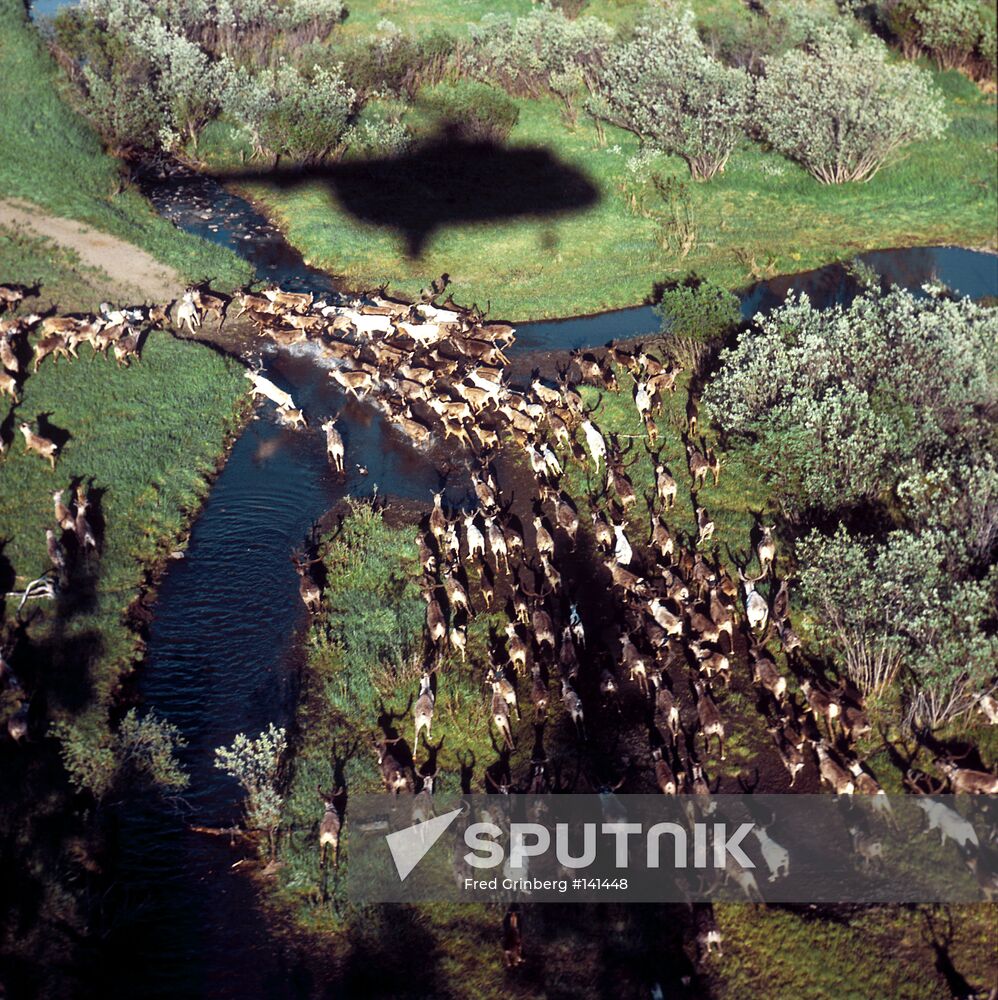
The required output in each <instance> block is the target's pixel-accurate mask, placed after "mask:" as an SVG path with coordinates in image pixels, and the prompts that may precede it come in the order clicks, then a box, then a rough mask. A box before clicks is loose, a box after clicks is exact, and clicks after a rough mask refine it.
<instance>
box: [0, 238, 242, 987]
mask: <svg viewBox="0 0 998 1000" xmlns="http://www.w3.org/2000/svg"><path fill="white" fill-rule="evenodd" d="M0 242H2V241H0ZM16 245H18V246H23V243H17V244H16ZM32 246H34V244H32ZM36 249H37V250H38V252H39V253H40V254H41V255H42V256H44V257H45V260H46V262H47V266H48V270H47V271H45V272H42V273H43V274H44V276H45V278H46V284H45V285H44V286H43V289H42V292H43V296H44V298H43V299H29V300H28V301H27V302H26V303H25V305H26V306H27V307H29V308H32V307H33V308H44V307H45V306H46V305H49V304H51V303H52V302H54V301H58V302H60V303H61V304H62V305H63V307H65V306H68V305H70V304H71V303H74V302H75V303H78V304H79V306H80V307H85V306H86V303H87V301H88V300H89V297H90V295H92V292H93V286H92V285H91V284H90V283H89V282H88V281H84V282H78V277H79V272H78V271H77V270H76V267H77V266H78V264H77V263H76V262H74V261H73V260H71V259H63V258H62V257H61V256H60V253H59V252H58V251H56V252H55V253H52V254H51V256H48V255H49V253H50V245H48V244H44V243H39V244H38V246H37V247H36ZM0 257H2V254H0ZM22 263H24V264H25V265H28V262H27V261H24V260H23V259H22ZM85 273H86V272H85ZM37 276H38V274H37V273H36V274H35V277H37ZM5 277H6V275H5ZM50 278H51V279H52V283H51V284H49V283H48V279H50ZM126 301H127V300H126ZM89 354H90V351H89V348H84V349H83V350H82V351H81V352H80V358H79V359H78V360H72V361H67V360H65V359H64V360H61V361H58V362H57V363H56V362H54V361H53V359H52V358H49V359H47V360H46V361H45V362H44V363H43V364H42V366H41V368H40V369H39V371H38V372H37V373H36V374H30V375H29V376H28V377H27V379H26V380H25V381H24V383H23V393H22V399H21V402H20V403H19V405H18V406H17V407H16V411H15V409H11V410H10V411H9V412H8V416H7V419H6V420H5V421H4V434H5V440H6V441H8V443H9V444H10V445H11V447H10V448H9V451H8V454H7V455H6V457H5V459H4V461H3V464H2V466H0V537H2V538H3V539H4V545H3V552H2V564H0V565H2V567H3V585H4V586H3V589H4V590H6V591H16V590H20V589H23V587H24V585H25V583H26V582H27V581H29V580H32V579H35V578H37V577H38V576H40V575H41V574H42V573H43V572H44V571H45V570H46V569H47V568H48V566H49V559H48V556H47V554H46V536H45V531H46V529H48V528H56V525H55V522H54V517H53V502H52V492H53V490H56V489H63V490H66V493H65V499H66V501H67V502H69V500H70V498H71V487H72V486H73V484H75V483H77V482H79V483H82V484H84V485H85V487H86V488H87V489H88V491H89V495H90V498H91V501H92V508H91V510H90V514H89V516H90V520H91V522H92V524H93V526H94V530H95V532H96V534H97V538H98V542H99V547H98V550H97V552H96V553H93V554H91V555H86V556H84V557H80V558H79V559H78V561H77V562H76V565H75V568H74V569H73V572H72V574H71V581H70V585H69V587H68V589H67V591H66V592H65V593H64V594H63V595H62V597H60V599H59V600H58V601H57V602H47V601H36V602H32V603H31V604H29V605H28V606H27V607H26V609H25V612H24V615H23V616H22V618H23V624H19V623H18V622H17V621H16V620H15V617H14V609H15V607H16V599H14V600H12V599H8V600H7V601H6V604H5V607H6V614H5V619H6V620H5V623H4V650H5V653H6V655H7V658H8V660H9V662H10V665H11V667H12V669H13V670H14V672H15V674H16V676H17V679H18V682H19V685H20V687H19V688H18V689H14V688H10V687H8V688H7V690H6V691H5V692H4V693H3V701H2V706H0V707H2V710H3V715H2V721H3V724H4V727H6V723H7V720H8V718H9V717H10V716H11V714H12V713H15V712H17V711H18V709H19V708H23V707H24V706H28V710H27V723H28V731H27V735H26V736H25V738H24V739H23V740H22V741H21V742H20V743H14V742H13V741H12V740H10V739H8V738H6V735H5V738H4V740H3V742H2V743H0V761H2V767H0V773H2V779H0V784H2V789H0V801H2V808H0V842H2V843H3V845H4V846H3V848H2V850H0V864H2V865H3V868H4V871H5V872H7V873H8V877H7V878H5V880H4V891H3V893H0V897H2V898H0V904H2V905H0V911H2V912H3V914H4V918H3V921H2V924H0V954H2V956H3V958H2V959H0V982H3V983H4V984H5V985H6V986H7V987H8V990H9V991H11V992H10V994H9V995H11V996H17V995H37V996H46V995H51V996H65V995H68V993H67V988H69V987H71V984H74V983H77V982H78V978H79V970H80V968H82V967H85V966H86V965H87V961H88V960H87V955H88V952H89V948H90V946H91V945H92V944H93V943H94V942H93V941H92V940H90V939H89V937H88V935H89V934H90V933H91V931H92V927H91V921H92V919H94V918H95V913H93V912H92V911H91V907H92V904H93V899H92V898H91V894H92V893H97V894H98V897H99V896H100V895H101V894H102V893H103V892H104V888H103V887H102V882H101V878H102V869H103V866H104V858H103V854H104V850H105V845H104V842H103V836H102V829H101V821H100V815H101V811H100V809H99V808H98V809H97V810H95V808H94V807H95V804H96V803H95V801H94V798H93V797H92V795H91V792H90V790H89V789H93V791H94V792H96V794H97V795H98V796H99V795H101V794H106V793H107V791H109V790H114V791H120V790H122V789H123V786H122V785H121V784H120V783H119V779H120V778H123V777H124V776H122V775H119V774H118V769H119V767H120V766H121V764H122V762H121V761H120V760H118V759H117V758H116V756H115V754H116V751H115V742H114V737H113V733H114V731H115V729H116V727H117V724H118V721H119V719H120V717H121V715H122V714H123V713H124V710H125V708H126V707H127V706H128V704H129V700H130V696H129V687H128V681H129V678H130V677H131V675H132V672H133V670H134V668H135V665H136V663H137V662H138V661H139V660H140V659H141V656H142V653H143V649H144V644H143V637H142V626H143V624H144V616H143V615H142V614H141V613H139V603H140V602H141V601H142V600H148V599H149V595H150V594H151V592H152V588H153V587H154V586H155V583H156V580H157V579H158V576H159V574H160V572H161V571H162V568H163V567H164V566H165V565H166V564H167V563H168V561H169V560H170V557H171V554H172V553H175V552H177V550H179V549H182V548H183V546H184V543H185V539H186V536H187V532H188V531H189V528H190V524H191V522H192V521H193V519H194V518H195V517H196V515H197V513H198V511H199V509H200V506H201V504H202V502H203V500H204V497H205V496H206V494H207V492H208V488H209V485H210V482H211V481H212V479H213V477H214V475H215V474H216V472H217V471H218V469H219V468H220V467H221V465H222V463H223V462H224V459H225V455H226V453H227V452H228V450H229V448H230V447H231V445H232V443H233V441H234V440H235V439H236V437H237V436H238V433H239V431H240V429H241V428H242V426H243V425H244V423H245V421H246V419H247V417H248V416H249V413H250V412H251V410H250V407H249V404H248V397H247V395H246V391H245V380H244V379H243V378H242V377H241V371H242V366H241V365H239V364H238V363H237V362H236V361H234V360H232V359H229V358H225V357H223V356H222V355H221V354H220V353H218V352H216V351H214V350H212V349H211V348H209V347H207V346H204V345H201V344H196V343H193V342H189V341H182V340H179V339H177V338H175V337H173V336H172V335H171V334H170V333H167V332H164V331H153V332H152V333H151V334H150V335H149V337H148V339H147V342H146V344H145V345H144V348H143V351H142V358H141V360H140V361H138V362H133V364H132V365H131V366H129V367H125V368H119V367H118V366H117V365H116V364H115V362H114V359H113V358H110V359H105V358H102V357H99V356H98V357H96V358H94V359H92V360H91V358H90V357H89ZM20 420H27V421H29V422H31V423H32V425H33V426H35V427H36V428H37V427H38V426H40V425H44V427H45V428H46V429H47V433H49V434H51V435H52V437H53V438H58V439H59V440H61V442H62V447H61V449H60V454H59V457H58V459H57V462H56V467H55V470H54V471H53V470H51V469H50V468H49V466H48V463H46V462H43V461H42V460H40V459H39V458H38V456H36V455H33V454H24V453H23V451H22V448H21V444H20V435H18V436H17V440H14V441H12V440H11V439H10V435H11V431H12V430H13V433H16V428H14V427H13V425H14V424H15V422H17V421H20ZM56 530H57V535H58V529H56ZM56 729H58V732H59V737H58V738H53V734H54V732H55V731H56ZM66 755H68V757H67V756H66ZM66 761H69V762H71V771H70V772H68V771H67V769H66ZM81 793H82V794H81ZM63 977H65V978H63ZM19 991H23V992H19Z"/></svg>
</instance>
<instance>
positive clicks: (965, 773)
mask: <svg viewBox="0 0 998 1000" xmlns="http://www.w3.org/2000/svg"><path fill="white" fill-rule="evenodd" d="M932 764H933V766H934V767H935V768H936V769H937V770H938V771H940V772H942V774H944V775H945V776H946V778H947V780H948V781H949V783H950V786H951V787H952V789H953V791H954V792H955V793H956V794H957V795H998V777H995V776H994V775H993V774H990V773H989V772H987V771H972V770H970V769H969V768H965V767H957V765H956V763H955V761H953V760H952V759H947V758H942V757H939V758H936V760H934V761H933V762H932Z"/></svg>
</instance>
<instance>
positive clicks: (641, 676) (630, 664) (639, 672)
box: [620, 632, 648, 698]
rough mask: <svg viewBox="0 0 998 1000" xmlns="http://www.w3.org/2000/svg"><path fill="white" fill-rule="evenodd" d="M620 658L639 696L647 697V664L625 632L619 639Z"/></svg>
mask: <svg viewBox="0 0 998 1000" xmlns="http://www.w3.org/2000/svg"><path fill="white" fill-rule="evenodd" d="M620 647H621V656H622V657H623V661H624V666H625V667H627V673H628V676H629V677H630V679H631V680H632V681H634V682H635V683H636V684H637V685H638V688H639V689H640V691H641V694H642V695H643V696H644V697H645V698H647V697H648V664H647V663H646V662H645V659H644V657H643V656H641V654H640V653H639V652H638V650H637V647H636V646H635V645H634V643H633V642H632V641H631V637H630V636H629V635H627V633H626V632H625V633H624V634H623V635H622V636H621V637H620Z"/></svg>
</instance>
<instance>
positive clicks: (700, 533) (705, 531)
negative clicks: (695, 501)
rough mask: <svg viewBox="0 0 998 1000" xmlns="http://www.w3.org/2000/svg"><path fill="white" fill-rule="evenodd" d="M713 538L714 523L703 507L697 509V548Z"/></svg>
mask: <svg viewBox="0 0 998 1000" xmlns="http://www.w3.org/2000/svg"><path fill="white" fill-rule="evenodd" d="M713 537H714V522H713V521H712V520H711V519H710V516H709V515H708V513H707V510H706V508H705V507H697V540H696V544H697V547H699V546H701V545H703V544H704V543H706V542H708V541H709V540H710V539H711V538H713Z"/></svg>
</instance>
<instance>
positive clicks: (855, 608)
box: [798, 526, 998, 729]
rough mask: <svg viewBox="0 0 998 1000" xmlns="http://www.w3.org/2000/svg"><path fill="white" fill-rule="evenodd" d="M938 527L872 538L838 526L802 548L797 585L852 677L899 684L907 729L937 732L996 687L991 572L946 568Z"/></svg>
mask: <svg viewBox="0 0 998 1000" xmlns="http://www.w3.org/2000/svg"><path fill="white" fill-rule="evenodd" d="M946 548H947V544H946V542H945V541H944V540H943V538H942V537H941V534H940V533H939V532H938V531H935V530H928V531H925V532H922V533H917V534H916V533H912V532H908V531H895V532H891V533H890V534H889V535H888V536H887V538H886V540H885V541H884V542H883V543H881V544H877V543H875V542H873V541H872V540H870V539H868V538H862V537H858V536H852V535H850V534H849V533H848V532H847V531H846V530H845V529H844V528H842V527H841V526H840V527H839V529H838V531H837V532H836V533H835V534H834V535H832V536H830V537H827V536H824V535H821V534H819V533H818V532H812V533H811V534H810V535H809V536H808V537H807V538H805V539H804V540H803V541H802V542H801V543H800V545H799V549H798V555H799V558H800V562H801V564H802V566H803V567H804V568H803V570H802V572H801V576H800V579H801V585H802V590H803V595H804V598H805V600H806V601H807V602H808V605H809V607H810V609H811V610H812V612H813V613H815V614H816V616H817V620H818V635H819V638H822V639H824V640H825V641H827V642H829V643H830V644H831V646H832V647H833V649H834V650H835V653H836V657H837V658H838V660H839V661H840V663H841V664H842V666H843V667H844V669H845V671H846V673H847V674H848V675H849V677H850V678H851V679H852V680H853V681H854V682H855V683H856V684H857V685H859V687H860V689H861V690H863V691H866V692H869V693H870V694H873V695H876V694H877V693H879V692H880V691H882V690H883V689H884V688H886V687H887V686H888V685H891V684H896V686H897V688H898V693H899V695H900V697H901V700H902V703H903V705H904V707H905V721H906V723H907V725H908V726H909V727H910V728H912V729H922V728H927V729H936V728H938V727H939V726H941V725H943V724H945V723H947V722H950V721H952V720H953V719H955V718H957V717H958V716H960V715H962V714H965V713H966V712H968V711H969V710H970V709H971V708H972V707H973V704H974V699H975V697H976V695H977V694H979V693H981V692H982V691H988V690H991V689H992V688H993V687H994V677H993V670H994V664H995V662H998V637H996V636H994V635H989V634H987V632H986V631H985V629H984V623H985V622H986V621H987V620H988V619H989V618H990V617H992V616H993V615H994V606H995V594H996V592H998V573H995V571H992V572H991V574H990V578H986V579H985V580H984V581H977V580H973V579H961V578H960V577H958V576H956V575H954V574H953V573H951V572H949V571H948V569H947V568H946V565H945V563H946V560H945V551H946Z"/></svg>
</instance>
